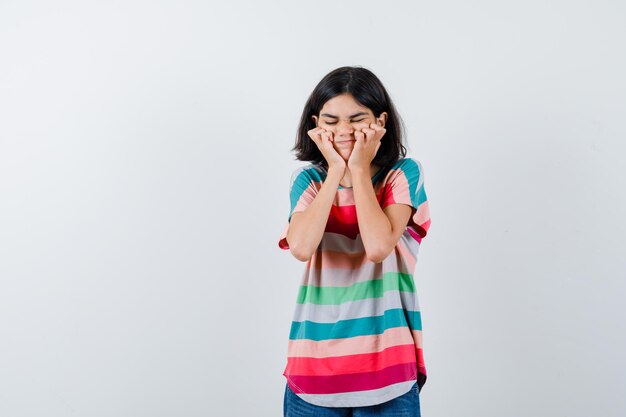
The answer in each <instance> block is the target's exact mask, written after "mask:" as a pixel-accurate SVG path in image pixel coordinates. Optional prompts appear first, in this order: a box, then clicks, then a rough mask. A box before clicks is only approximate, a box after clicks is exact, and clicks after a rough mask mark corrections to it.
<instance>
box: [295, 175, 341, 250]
mask: <svg viewBox="0 0 626 417" xmlns="http://www.w3.org/2000/svg"><path fill="white" fill-rule="evenodd" d="M342 176H343V172H340V170H339V169H332V168H330V169H329V171H328V175H327V176H326V180H325V181H324V183H323V184H322V187H321V188H320V190H319V192H318V193H317V195H316V196H315V199H314V200H313V202H312V203H311V204H310V205H309V206H308V207H307V208H306V209H305V210H304V211H300V212H297V213H293V215H292V216H291V221H290V222H289V230H288V231H287V242H288V243H289V249H290V251H291V254H292V255H293V256H294V257H295V258H296V259H298V260H300V261H302V262H305V261H308V260H309V259H310V258H311V256H312V255H313V253H314V252H315V251H316V250H317V247H318V246H319V244H320V242H321V240H322V236H323V235H324V230H325V229H326V223H327V222H328V215H329V214H330V208H331V206H332V204H333V200H334V199H335V194H336V193H337V188H339V181H341V178H342Z"/></svg>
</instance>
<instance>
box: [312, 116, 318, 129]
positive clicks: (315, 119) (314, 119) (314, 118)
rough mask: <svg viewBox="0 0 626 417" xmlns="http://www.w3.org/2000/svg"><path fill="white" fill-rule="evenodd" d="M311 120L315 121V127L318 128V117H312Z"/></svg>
mask: <svg viewBox="0 0 626 417" xmlns="http://www.w3.org/2000/svg"><path fill="white" fill-rule="evenodd" d="M311 118H312V119H313V121H314V122H315V127H318V124H317V116H311Z"/></svg>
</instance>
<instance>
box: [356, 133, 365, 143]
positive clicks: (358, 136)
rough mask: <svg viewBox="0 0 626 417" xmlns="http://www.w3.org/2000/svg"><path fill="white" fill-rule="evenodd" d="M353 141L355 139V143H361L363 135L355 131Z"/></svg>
mask: <svg viewBox="0 0 626 417" xmlns="http://www.w3.org/2000/svg"><path fill="white" fill-rule="evenodd" d="M354 139H356V140H357V142H359V141H362V140H363V139H365V134H364V133H363V132H361V131H360V130H355V131H354Z"/></svg>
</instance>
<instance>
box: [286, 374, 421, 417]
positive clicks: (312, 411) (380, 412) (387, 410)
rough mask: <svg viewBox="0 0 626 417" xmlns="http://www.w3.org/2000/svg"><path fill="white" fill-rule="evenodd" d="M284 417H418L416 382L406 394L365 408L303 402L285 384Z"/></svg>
mask: <svg viewBox="0 0 626 417" xmlns="http://www.w3.org/2000/svg"><path fill="white" fill-rule="evenodd" d="M285 385H286V387H285V399H284V402H283V415H284V417H347V416H352V417H374V416H376V417H420V397H419V390H418V389H417V382H416V383H415V384H414V385H413V386H412V387H411V390H410V391H409V392H407V393H406V394H403V395H401V396H399V397H396V398H394V399H392V400H389V401H387V402H384V403H382V404H376V405H370V406H367V407H322V406H319V405H314V404H311V403H308V402H306V401H304V400H303V399H302V398H300V397H298V396H297V395H296V394H295V393H294V392H293V391H292V390H291V389H290V388H289V385H287V384H285Z"/></svg>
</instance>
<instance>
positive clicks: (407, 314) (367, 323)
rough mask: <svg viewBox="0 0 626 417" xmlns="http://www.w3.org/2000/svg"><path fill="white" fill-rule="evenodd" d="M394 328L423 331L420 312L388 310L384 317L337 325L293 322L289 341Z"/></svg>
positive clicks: (367, 333) (358, 334)
mask: <svg viewBox="0 0 626 417" xmlns="http://www.w3.org/2000/svg"><path fill="white" fill-rule="evenodd" d="M393 327H409V328H410V329H412V330H422V318H421V314H420V312H419V311H409V310H404V309H402V308H394V309H390V310H386V311H385V313H384V314H383V315H382V316H372V317H361V318H358V319H349V320H339V321H337V322H336V323H315V322H313V321H309V320H305V321H293V322H291V332H290V333H289V339H291V340H295V339H311V340H316V341H319V340H330V339H340V338H345V337H355V336H368V335H374V334H381V333H383V332H384V331H385V330H387V329H391V328H393Z"/></svg>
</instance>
